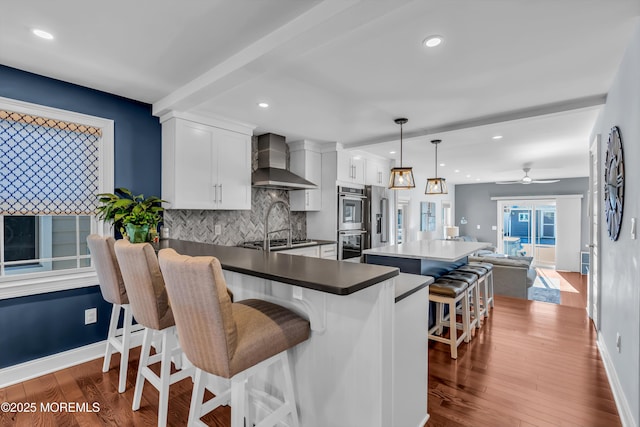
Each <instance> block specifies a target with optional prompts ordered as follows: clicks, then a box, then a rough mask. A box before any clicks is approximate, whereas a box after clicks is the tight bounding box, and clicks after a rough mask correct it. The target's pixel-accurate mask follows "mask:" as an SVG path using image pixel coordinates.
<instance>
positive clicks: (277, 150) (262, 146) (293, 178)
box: [251, 133, 318, 190]
mask: <svg viewBox="0 0 640 427" xmlns="http://www.w3.org/2000/svg"><path fill="white" fill-rule="evenodd" d="M251 185H253V186H254V187H262V188H274V189H280V190H307V189H314V188H318V186H317V185H316V184H314V183H312V182H309V181H307V180H306V179H304V178H302V177H300V176H298V175H296V174H294V173H292V172H289V171H288V170H287V144H286V143H285V138H284V136H281V135H276V134H274V133H266V134H264V135H260V136H259V137H258V169H257V170H256V171H255V172H253V175H252V176H251Z"/></svg>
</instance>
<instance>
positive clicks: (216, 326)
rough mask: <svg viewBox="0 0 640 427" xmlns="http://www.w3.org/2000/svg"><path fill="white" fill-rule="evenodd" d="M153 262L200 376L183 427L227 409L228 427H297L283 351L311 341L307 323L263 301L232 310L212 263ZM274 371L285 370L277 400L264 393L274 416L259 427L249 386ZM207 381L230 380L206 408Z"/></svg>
mask: <svg viewBox="0 0 640 427" xmlns="http://www.w3.org/2000/svg"><path fill="white" fill-rule="evenodd" d="M158 258H159V260H160V265H161V267H162V274H163V275H164V277H165V281H166V285H167V291H168V293H169V297H170V298H171V307H172V309H173V313H174V315H175V318H176V326H177V328H178V332H179V339H180V343H181V344H182V347H183V348H184V351H185V354H186V355H187V357H188V358H189V360H190V361H191V362H192V363H193V364H194V365H195V366H196V367H197V368H198V370H197V373H196V380H195V384H194V387H193V395H192V397H191V407H190V409H189V423H188V425H189V426H194V425H197V426H202V425H204V424H203V423H202V422H201V421H200V418H201V417H202V416H203V415H205V414H207V413H208V412H210V411H212V410H213V409H215V408H216V407H218V406H220V405H227V404H228V403H229V401H230V402H231V426H232V427H243V426H245V425H246V426H252V425H256V426H275V425H281V423H283V424H286V425H289V426H291V427H299V420H298V409H297V407H296V401H295V394H294V390H293V380H292V376H291V367H290V366H289V358H288V356H287V350H288V349H290V348H293V347H294V346H296V345H298V344H300V343H301V342H303V341H305V340H307V339H308V338H309V335H310V328H309V321H307V320H306V319H303V318H301V317H300V316H298V315H297V314H295V313H294V312H292V311H291V310H288V309H286V308H284V307H281V306H279V305H276V304H272V303H270V302H267V301H262V300H258V299H249V300H244V301H239V302H234V303H232V302H231V299H230V298H229V295H228V293H227V289H226V288H227V286H226V282H225V279H224V276H223V274H222V267H221V266H220V262H219V261H218V259H217V258H214V257H189V256H185V255H179V254H178V253H177V252H176V251H174V250H173V249H163V250H161V251H160V253H159V255H158ZM274 364H279V365H280V368H281V369H282V375H283V380H284V381H283V385H282V388H283V390H282V399H279V398H278V399H276V397H275V396H271V395H270V394H269V395H267V394H266V393H263V392H262V395H263V396H264V397H263V399H264V401H267V400H268V401H269V402H270V403H276V404H277V408H274V407H271V405H269V409H271V412H270V413H269V414H268V415H266V416H265V418H264V419H262V420H261V421H260V422H258V421H257V420H254V419H253V416H252V411H251V410H250V408H251V406H250V399H249V397H250V396H249V395H250V394H249V390H248V382H249V379H250V378H251V377H252V376H253V375H254V374H255V373H257V372H259V371H264V370H265V369H267V368H269V367H270V366H271V365H274ZM206 374H211V375H215V376H216V377H221V378H228V379H229V380H230V383H231V386H230V388H229V389H227V390H226V391H223V392H220V393H217V392H216V393H215V394H216V396H215V397H214V398H212V399H210V400H209V401H207V402H203V397H204V391H205V387H206V386H207V384H206V383H207V379H206V376H207V375H206ZM269 375H271V374H269ZM252 391H253V390H252ZM258 393H261V392H260V391H258ZM253 394H255V393H253ZM278 394H279V393H278ZM274 401H275V402H274ZM274 406H275V405H274ZM254 423H255V424H254Z"/></svg>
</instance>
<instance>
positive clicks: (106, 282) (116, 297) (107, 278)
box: [87, 234, 135, 393]
mask: <svg viewBox="0 0 640 427" xmlns="http://www.w3.org/2000/svg"><path fill="white" fill-rule="evenodd" d="M114 244H115V240H114V239H113V237H110V236H99V235H97V234H91V235H89V236H88V237H87V245H88V246H89V251H90V252H91V261H92V263H93V266H94V267H95V269H96V273H97V274H98V281H99V282H100V292H101V293H102V298H104V300H105V301H107V302H110V303H111V304H113V305H112V309H111V320H110V321H109V331H108V332H107V347H106V349H105V352H104V362H103V364H102V372H107V371H109V365H110V364H111V355H112V354H113V352H114V351H117V352H119V353H120V355H121V356H120V377H119V380H118V392H119V393H122V392H124V391H125V389H126V387H127V369H128V367H129V350H130V349H131V348H132V343H131V332H132V331H133V329H134V326H133V315H132V313H131V306H130V305H129V298H128V297H127V290H126V288H125V286H124V281H123V280H122V274H121V273H120V267H119V266H118V260H117V259H116V254H115V252H114V249H113V246H114ZM121 311H122V312H124V317H123V321H122V329H118V320H119V319H120V312H121ZM133 347H135V346H133Z"/></svg>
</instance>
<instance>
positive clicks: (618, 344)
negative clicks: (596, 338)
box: [616, 332, 622, 353]
mask: <svg viewBox="0 0 640 427" xmlns="http://www.w3.org/2000/svg"><path fill="white" fill-rule="evenodd" d="M616 349H617V350H618V353H620V351H621V350H622V337H621V336H620V332H616Z"/></svg>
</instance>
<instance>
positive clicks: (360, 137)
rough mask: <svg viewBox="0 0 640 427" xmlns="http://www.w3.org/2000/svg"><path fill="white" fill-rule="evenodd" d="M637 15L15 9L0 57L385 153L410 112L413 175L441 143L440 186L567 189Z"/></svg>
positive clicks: (479, 7)
mask: <svg viewBox="0 0 640 427" xmlns="http://www.w3.org/2000/svg"><path fill="white" fill-rule="evenodd" d="M638 16H640V2H638V1H637V0H562V1H558V0H536V1H530V0H414V1H409V0H394V1H391V0H324V1H320V0H317V1H309V0H305V1H302V0H269V1H258V0H184V1H181V2H176V1H174V0H136V1H124V0H112V1H110V2H107V3H105V2H87V1H86V0H57V1H55V2H52V1H50V0H22V1H20V2H10V3H7V4H4V5H3V7H2V14H1V15H0V63H2V64H4V65H8V66H11V67H15V68H20V69H23V70H27V71H31V72H34V73H38V74H42V75H46V76H50V77H54V78H57V79H61V80H65V81H69V82H73V83H77V84H80V85H84V86H88V87H91V88H95V89H99V90H103V91H107V92H111V93H115V94H118V95H122V96H125V97H128V98H132V99H137V100H140V101H143V102H148V103H151V104H153V110H154V112H155V114H158V115H160V114H162V113H165V112H167V111H169V110H172V109H173V110H179V111H189V112H193V113H196V114H200V115H211V116H221V117H224V118H227V119H232V120H236V121H240V122H244V123H249V124H252V125H255V126H256V134H261V133H264V132H275V133H280V134H282V135H285V136H286V137H287V139H288V140H297V139H310V140H314V141H318V142H327V141H337V142H340V143H342V144H344V145H345V146H347V147H357V148H359V149H362V150H365V151H369V152H372V153H375V154H379V155H382V156H385V157H389V158H394V156H397V154H396V155H392V154H389V152H390V151H392V150H396V151H398V148H399V142H398V137H399V127H398V126H397V125H396V124H395V123H394V122H393V119H394V118H396V117H407V118H408V119H409V122H408V123H407V124H406V125H405V127H404V130H405V135H406V136H407V137H406V138H405V140H404V147H405V152H404V163H405V165H410V166H413V167H414V169H416V170H418V169H420V172H421V175H422V174H426V175H431V174H432V173H431V172H432V171H433V168H434V158H433V146H432V144H430V143H429V140H431V139H434V138H440V139H442V140H443V143H442V144H441V145H440V147H439V153H438V154H439V160H440V161H441V162H444V163H445V164H446V166H444V167H439V171H438V172H439V175H441V176H444V177H446V178H447V179H448V181H449V182H450V183H464V182H478V181H477V180H479V181H480V182H490V181H496V180H511V179H519V178H521V177H522V176H523V172H522V170H521V169H522V167H523V166H525V165H526V166H531V167H532V171H531V173H530V175H531V176H532V177H533V178H534V179H548V178H565V177H575V176H587V174H588V151H587V150H588V143H589V134H590V132H591V130H592V128H593V125H594V121H595V119H596V117H597V115H598V110H599V108H600V107H599V106H600V105H601V104H602V102H603V100H604V97H605V95H606V93H607V90H608V89H609V85H610V84H611V82H612V80H613V78H614V76H615V72H616V70H617V69H618V66H619V63H620V60H621V58H622V54H623V52H624V49H625V47H626V45H627V42H628V40H629V37H630V35H631V32H632V31H633V28H634V26H635V25H636V24H637V22H638V21H639V19H638ZM33 28H41V29H44V30H47V31H49V32H51V33H53V34H54V36H55V39H54V40H52V41H45V40H41V39H38V38H35V37H34V36H32V35H31V34H30V30H31V29H33ZM431 34H440V35H442V36H444V40H445V41H444V43H443V44H442V45H441V46H439V47H437V48H434V49H430V50H427V49H425V48H424V47H423V46H422V45H421V42H422V40H423V39H424V38H425V37H426V36H428V35H431ZM258 101H266V102H269V104H270V105H271V106H270V107H269V108H268V109H266V110H265V109H260V108H258V107H257V105H256V104H257V102H258ZM497 134H500V135H503V138H502V139H501V140H493V139H491V137H492V136H494V135H497ZM454 169H459V170H460V172H458V173H456V172H454ZM467 175H471V177H470V178H467V177H466V176H467Z"/></svg>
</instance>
